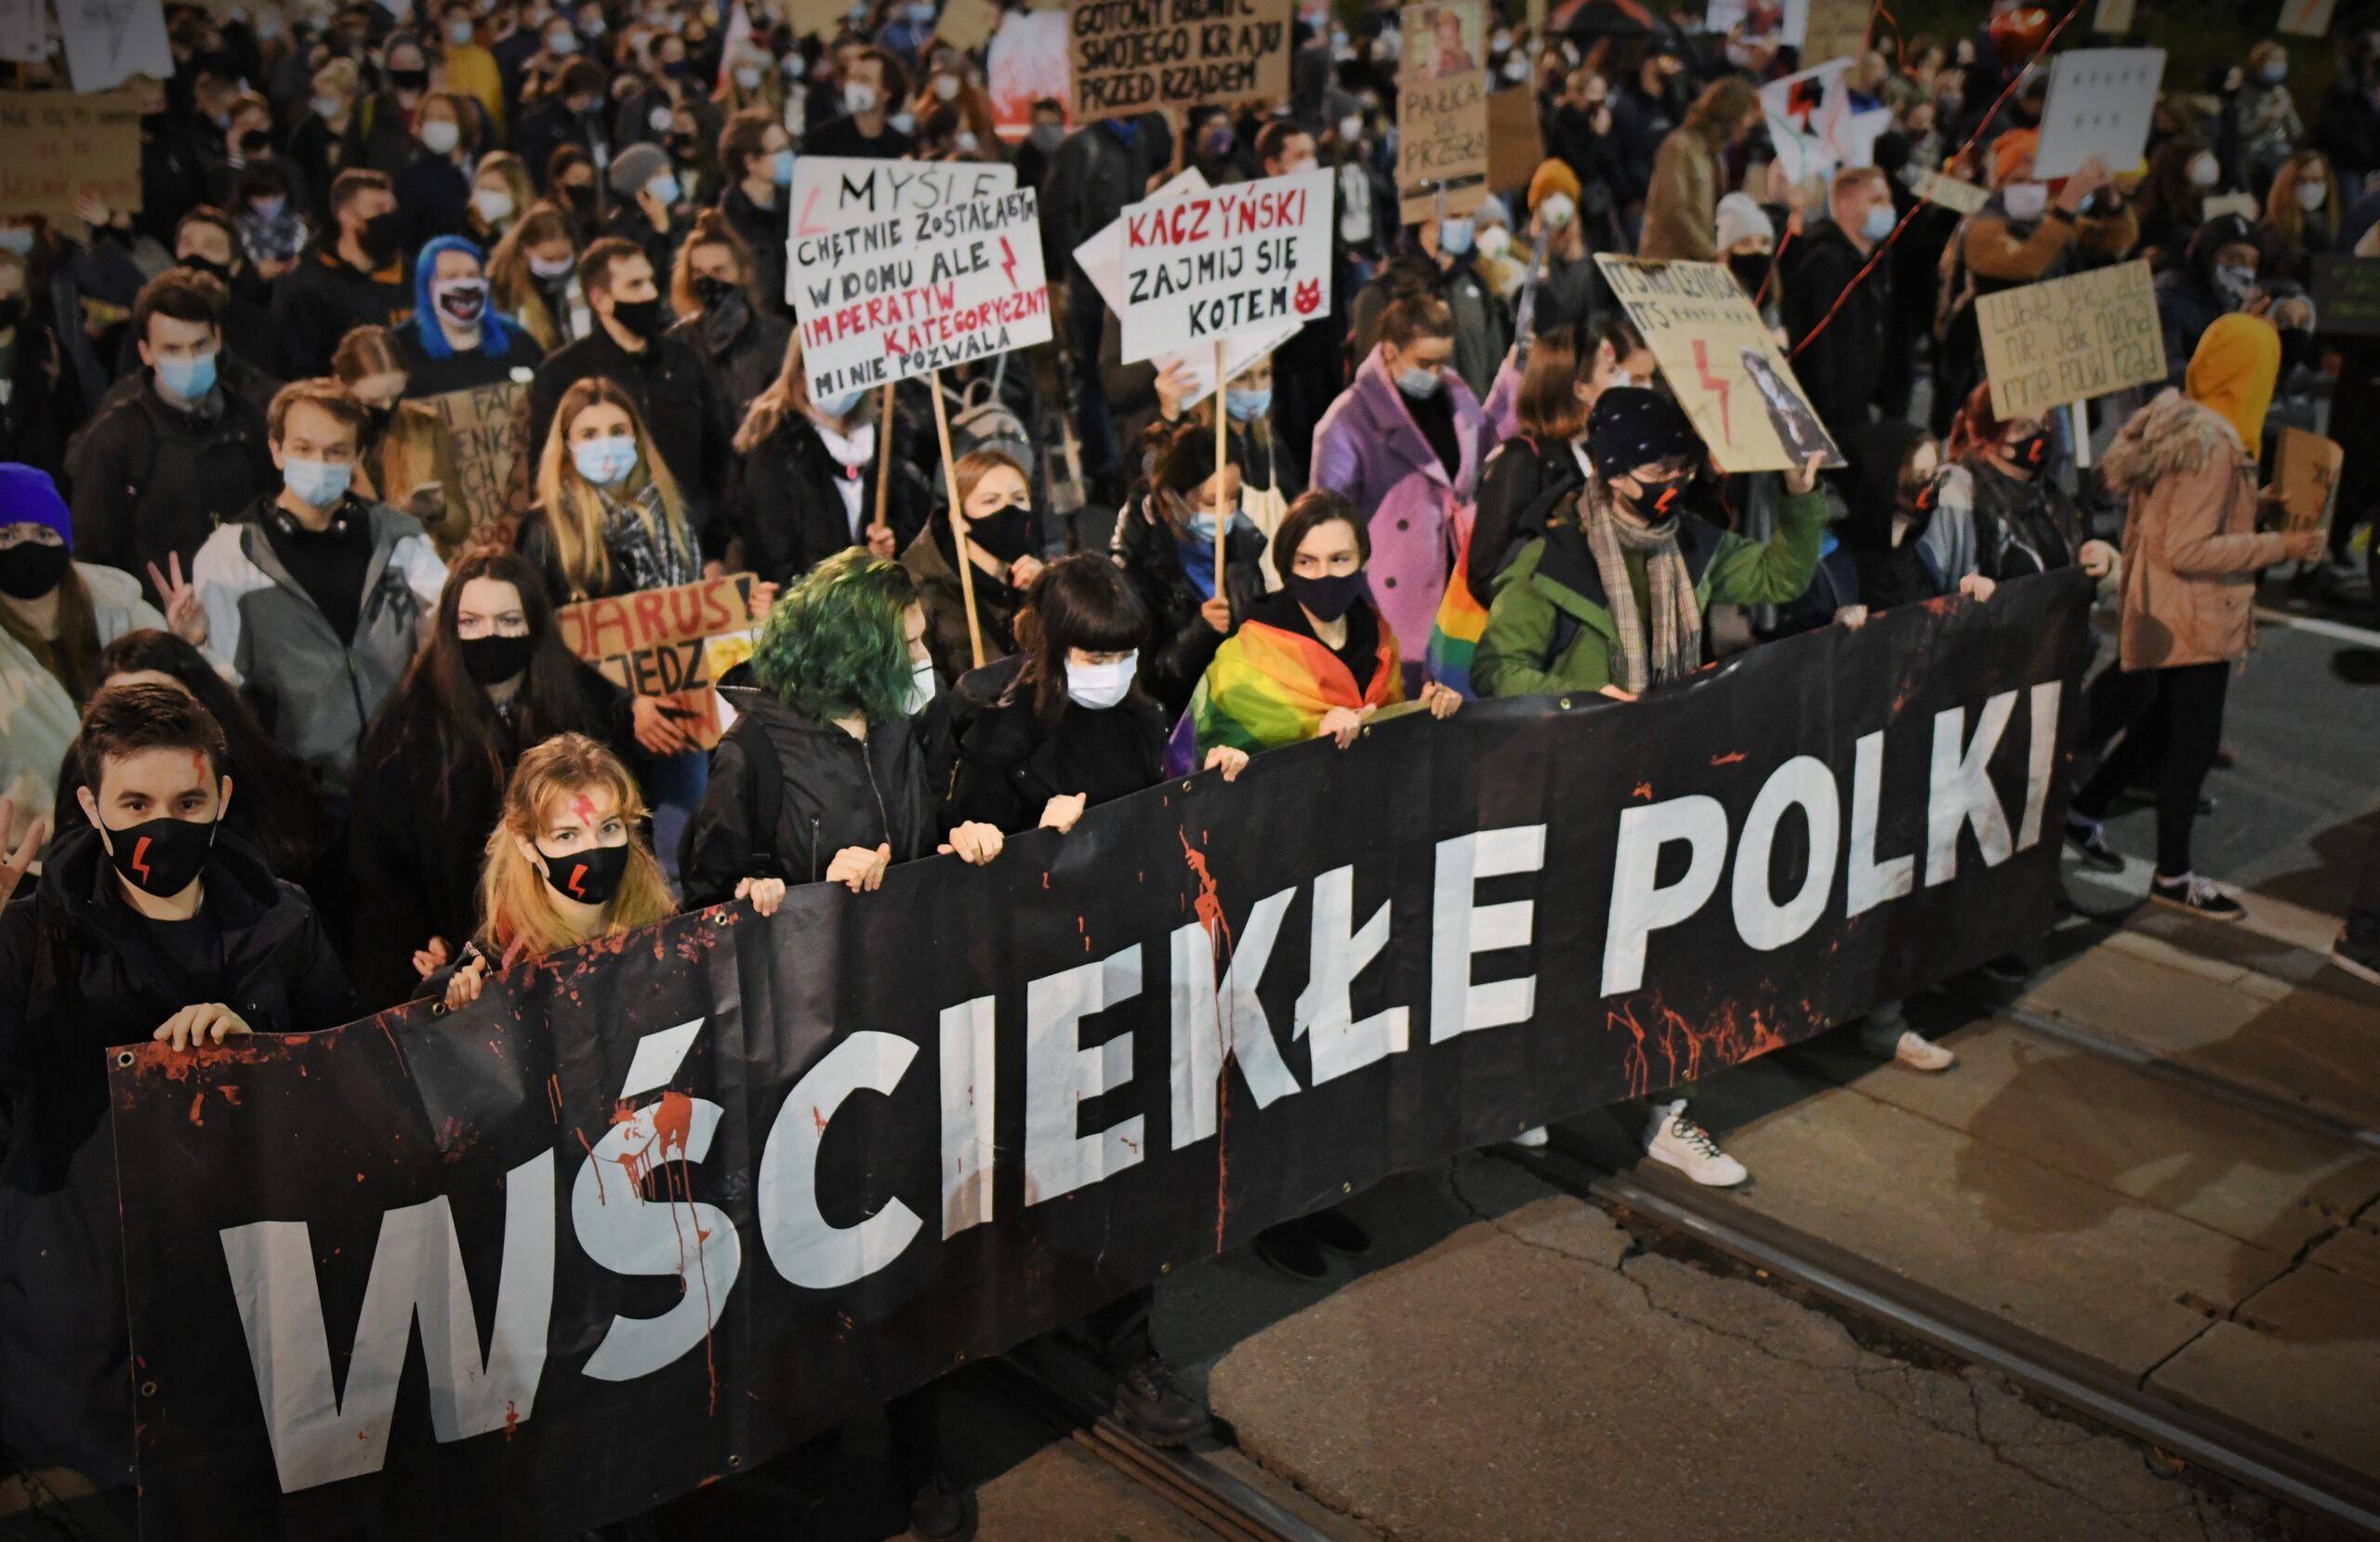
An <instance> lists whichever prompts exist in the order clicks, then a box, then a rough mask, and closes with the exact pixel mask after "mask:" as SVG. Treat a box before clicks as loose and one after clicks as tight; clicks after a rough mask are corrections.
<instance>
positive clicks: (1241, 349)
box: [1075, 166, 1300, 412]
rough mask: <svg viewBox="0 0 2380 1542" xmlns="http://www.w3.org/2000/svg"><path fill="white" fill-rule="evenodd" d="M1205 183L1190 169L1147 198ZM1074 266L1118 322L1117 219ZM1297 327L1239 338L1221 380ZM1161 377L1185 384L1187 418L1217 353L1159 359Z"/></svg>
mask: <svg viewBox="0 0 2380 1542" xmlns="http://www.w3.org/2000/svg"><path fill="white" fill-rule="evenodd" d="M1206 187H1207V179H1206V178H1204V177H1201V176H1200V175H1198V168H1197V167H1196V166H1192V167H1191V168H1189V169H1188V170H1186V171H1184V172H1183V174H1182V175H1181V176H1179V177H1176V178H1174V179H1173V180H1172V181H1170V182H1168V183H1167V184H1166V185H1165V186H1163V187H1161V188H1159V189H1157V191H1155V192H1153V193H1151V194H1150V195H1149V196H1150V197H1151V198H1180V197H1182V196H1183V194H1185V193H1193V192H1203V191H1206ZM1075 264H1076V266H1078V267H1079V268H1080V269H1081V270H1082V271H1083V276H1084V277H1085V278H1088V279H1089V280H1091V287H1092V288H1093V289H1096V290H1098V291H1099V297H1100V298H1101V299H1103V300H1104V301H1106V302H1107V309H1108V310H1112V311H1114V312H1116V314H1117V315H1118V316H1121V315H1122V314H1123V313H1124V221H1123V218H1122V217H1121V216H1118V217H1116V218H1115V219H1112V220H1109V221H1108V222H1107V223H1106V224H1105V225H1104V226H1102V227H1101V228H1100V230H1099V231H1098V232H1097V233H1096V234H1094V235H1092V236H1091V239H1090V240H1088V241H1086V242H1084V243H1083V244H1081V245H1079V246H1078V247H1076V248H1075ZM1299 324H1300V323H1297V322H1293V321H1291V322H1283V323H1281V324H1280V325H1279V326H1277V327H1274V328H1270V329H1267V330H1264V331H1261V332H1242V333H1239V334H1238V335H1236V336H1234V337H1233V338H1232V339H1231V341H1230V342H1229V343H1227V344H1226V345H1224V348H1223V374H1224V376H1226V377H1227V378H1236V377H1237V376H1238V375H1239V372H1240V371H1242V370H1244V369H1246V368H1247V367H1248V366H1249V365H1250V364H1252V363H1254V362H1256V361H1257V360H1259V359H1262V358H1263V357H1264V356H1265V355H1266V354H1268V353H1270V352H1272V351H1273V350H1274V349H1276V348H1278V347H1280V346H1281V345H1282V344H1283V343H1286V342H1288V341H1289V338H1290V337H1291V336H1293V335H1294V334H1295V333H1296V332H1297V329H1298V326H1299ZM1149 362H1150V363H1152V364H1154V365H1156V366H1157V373H1158V374H1160V375H1162V374H1164V373H1165V371H1166V370H1168V369H1174V370H1176V371H1178V372H1179V376H1180V377H1181V378H1182V379H1183V380H1184V381H1185V382H1187V385H1188V392H1187V394H1185V395H1184V396H1183V398H1182V407H1183V411H1184V412H1187V411H1188V410H1189V409H1191V408H1192V407H1195V406H1197V404H1198V403H1199V402H1204V401H1205V400H1206V399H1207V398H1208V397H1209V396H1210V395H1211V394H1212V393H1213V391H1214V389H1215V350H1214V349H1211V348H1199V349H1190V350H1188V351H1187V352H1174V353H1160V354H1158V355H1157V356H1156V357H1155V358H1153V359H1151V360H1150V361H1149Z"/></svg>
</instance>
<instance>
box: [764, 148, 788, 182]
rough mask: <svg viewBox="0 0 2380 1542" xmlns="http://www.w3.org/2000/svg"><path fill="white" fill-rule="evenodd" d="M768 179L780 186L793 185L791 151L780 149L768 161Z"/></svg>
mask: <svg viewBox="0 0 2380 1542" xmlns="http://www.w3.org/2000/svg"><path fill="white" fill-rule="evenodd" d="M769 180H770V181H772V182H774V183H775V184H776V185H777V186H779V187H781V188H789V187H791V186H793V152H792V151H789V150H780V151H778V152H776V156H775V158H774V160H772V161H771V162H770V163H769Z"/></svg>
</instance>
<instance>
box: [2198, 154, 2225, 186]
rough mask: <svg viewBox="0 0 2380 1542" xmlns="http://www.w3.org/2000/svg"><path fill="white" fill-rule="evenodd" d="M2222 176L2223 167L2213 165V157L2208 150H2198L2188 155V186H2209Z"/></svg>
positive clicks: (2213, 184)
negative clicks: (2194, 153)
mask: <svg viewBox="0 0 2380 1542" xmlns="http://www.w3.org/2000/svg"><path fill="white" fill-rule="evenodd" d="M2222 176H2223V168H2222V167H2221V166H2219V165H2215V157H2214V156H2213V155H2212V154H2210V153H2209V152H2205V151H2200V152H2198V153H2197V154H2196V155H2193V156H2191V157H2190V186H2192V187H2194V188H2211V187H2213V186H2215V183H2216V181H2218V180H2219V179H2220V178H2222Z"/></svg>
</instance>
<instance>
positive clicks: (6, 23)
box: [0, 0, 49, 64]
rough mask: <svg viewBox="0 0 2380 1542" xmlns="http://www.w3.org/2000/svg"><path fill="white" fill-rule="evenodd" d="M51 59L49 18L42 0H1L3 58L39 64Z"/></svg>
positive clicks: (0, 25) (16, 61)
mask: <svg viewBox="0 0 2380 1542" xmlns="http://www.w3.org/2000/svg"><path fill="white" fill-rule="evenodd" d="M47 58H49V17H48V14H47V7H45V6H44V5H43V4H42V0H0V59H6V60H7V61H8V62H9V63H12V64H39V63H41V62H42V61H43V60H45V59H47Z"/></svg>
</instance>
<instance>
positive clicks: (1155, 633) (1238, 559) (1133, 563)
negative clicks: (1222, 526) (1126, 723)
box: [1115, 493, 1264, 724]
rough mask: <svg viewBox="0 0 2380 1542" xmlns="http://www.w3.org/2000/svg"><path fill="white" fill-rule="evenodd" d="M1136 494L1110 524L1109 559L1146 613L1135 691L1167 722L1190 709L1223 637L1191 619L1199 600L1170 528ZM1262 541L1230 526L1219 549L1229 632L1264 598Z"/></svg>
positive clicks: (1241, 526) (1196, 618)
mask: <svg viewBox="0 0 2380 1542" xmlns="http://www.w3.org/2000/svg"><path fill="white" fill-rule="evenodd" d="M1148 499H1149V495H1148V494H1146V493H1143V494H1140V495H1139V496H1138V497H1135V498H1134V499H1132V501H1131V503H1130V504H1129V505H1127V506H1126V507H1125V509H1124V512H1123V514H1122V516H1121V517H1120V518H1118V519H1117V521H1116V542H1115V546H1116V556H1117V560H1119V561H1121V562H1122V563H1123V564H1124V575H1125V576H1126V577H1128V578H1130V579H1131V581H1132V587H1133V588H1134V589H1135V590H1136V591H1138V593H1139V594H1140V597H1141V603H1142V604H1144V605H1146V606H1147V607H1148V608H1149V640H1148V642H1147V644H1146V645H1145V646H1144V647H1143V648H1142V649H1141V670H1140V687H1141V689H1142V690H1143V691H1144V692H1147V693H1148V695H1149V696H1150V697H1152V698H1153V699H1154V700H1155V701H1156V702H1157V705H1158V706H1159V707H1161V708H1163V709H1164V711H1165V717H1166V721H1167V722H1168V723H1169V724H1170V723H1171V722H1172V721H1173V719H1175V718H1179V717H1181V716H1182V709H1183V707H1186V706H1188V705H1190V694H1191V692H1194V691H1196V690H1197V689H1198V681H1199V680H1200V679H1203V678H1204V677H1205V675H1206V673H1207V666H1208V665H1210V664H1211V663H1213V662H1214V658H1215V650H1216V649H1218V648H1221V647H1222V646H1223V635H1224V634H1223V633H1221V632H1218V631H1216V630H1215V629H1214V628H1213V627H1212V626H1208V625H1207V621H1206V618H1205V617H1204V616H1202V615H1200V614H1199V613H1198V611H1199V608H1200V607H1201V606H1203V605H1205V604H1206V600H1204V599H1202V598H1201V597H1200V596H1199V593H1198V591H1197V588H1196V587H1194V586H1192V585H1191V582H1190V575H1189V573H1187V572H1186V571H1184V569H1183V565H1182V545H1181V543H1180V542H1179V541H1178V540H1176V539H1175V537H1174V534H1173V530H1172V527H1171V526H1170V525H1168V524H1167V523H1166V522H1165V521H1164V520H1163V519H1162V518H1161V517H1160V516H1158V515H1157V512H1156V511H1155V510H1154V509H1152V508H1151V507H1149V501H1148ZM1263 562H1264V537H1263V534H1261V533H1260V532H1258V531H1257V530H1256V529H1255V528H1253V527H1252V526H1250V525H1247V524H1243V523H1240V522H1238V521H1234V523H1233V525H1232V531H1231V535H1230V537H1229V538H1228V539H1227V540H1226V541H1225V542H1224V543H1223V598H1224V599H1226V600H1230V601H1231V617H1232V625H1233V626H1235V627H1236V626H1238V625H1239V623H1240V621H1241V620H1242V618H1244V617H1245V616H1246V615H1247V614H1248V613H1249V610H1250V607H1252V606H1253V605H1254V604H1255V603H1256V602H1257V601H1258V600H1262V599H1263V598H1264V567H1263Z"/></svg>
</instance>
